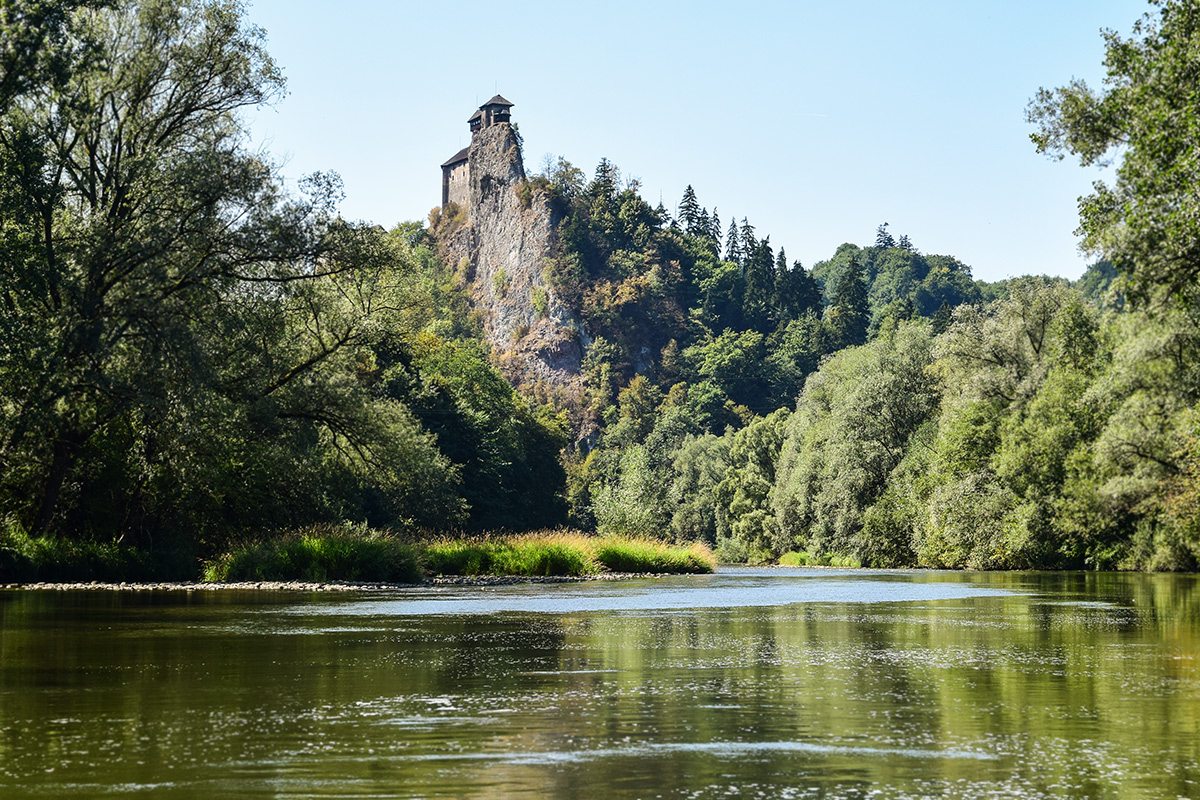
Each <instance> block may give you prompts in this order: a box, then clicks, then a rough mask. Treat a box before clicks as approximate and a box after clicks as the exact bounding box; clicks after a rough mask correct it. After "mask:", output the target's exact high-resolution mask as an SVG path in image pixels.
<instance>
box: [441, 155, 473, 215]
mask: <svg viewBox="0 0 1200 800" xmlns="http://www.w3.org/2000/svg"><path fill="white" fill-rule="evenodd" d="M445 201H446V202H448V203H454V204H455V205H457V206H458V207H459V208H463V209H467V208H470V205H471V168H470V162H469V161H464V162H463V163H461V164H455V165H454V168H453V169H451V170H450V174H449V175H448V176H447V178H446V197H445Z"/></svg>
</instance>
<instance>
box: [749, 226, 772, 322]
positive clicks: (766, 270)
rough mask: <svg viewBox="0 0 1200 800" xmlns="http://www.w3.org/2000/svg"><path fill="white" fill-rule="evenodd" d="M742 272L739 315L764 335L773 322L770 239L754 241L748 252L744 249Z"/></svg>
mask: <svg viewBox="0 0 1200 800" xmlns="http://www.w3.org/2000/svg"><path fill="white" fill-rule="evenodd" d="M742 272H743V274H744V275H745V282H746V293H745V295H744V298H745V299H744V300H743V302H742V316H743V318H744V319H745V320H746V324H747V325H749V326H750V327H751V328H754V329H755V330H757V331H759V332H761V333H766V332H767V331H769V330H770V329H771V328H772V327H773V325H772V323H773V322H774V319H773V317H774V314H773V313H772V311H773V309H772V304H773V303H772V301H773V300H774V296H775V255H774V253H773V252H772V251H771V237H769V236H768V237H767V238H766V239H763V240H762V241H761V242H755V243H754V247H753V248H752V249H748V250H746V253H745V255H744V265H743V267H742Z"/></svg>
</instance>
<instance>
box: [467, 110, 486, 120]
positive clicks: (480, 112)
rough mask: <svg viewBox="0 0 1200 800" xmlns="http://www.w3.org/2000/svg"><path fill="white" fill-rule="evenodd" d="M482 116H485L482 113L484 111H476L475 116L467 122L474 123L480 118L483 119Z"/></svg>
mask: <svg viewBox="0 0 1200 800" xmlns="http://www.w3.org/2000/svg"><path fill="white" fill-rule="evenodd" d="M482 116H483V112H482V111H479V110H476V111H475V113H474V114H472V115H471V116H470V118H468V119H467V122H474V121H475V120H477V119H479V118H480V117H482Z"/></svg>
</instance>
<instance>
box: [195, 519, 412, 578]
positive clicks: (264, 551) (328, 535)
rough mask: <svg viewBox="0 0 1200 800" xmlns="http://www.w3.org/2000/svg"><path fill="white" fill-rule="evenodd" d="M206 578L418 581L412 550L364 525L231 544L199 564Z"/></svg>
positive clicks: (312, 529)
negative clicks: (209, 559) (202, 565)
mask: <svg viewBox="0 0 1200 800" xmlns="http://www.w3.org/2000/svg"><path fill="white" fill-rule="evenodd" d="M204 580H206V581H297V580H301V581H316V582H319V581H387V582H389V583H417V582H419V581H420V580H421V568H420V565H419V563H418V560H417V550H416V548H414V547H413V546H412V545H410V544H407V543H405V542H403V541H401V540H399V539H397V538H395V537H394V536H392V535H389V534H387V533H383V532H380V531H376V530H371V529H369V528H366V527H365V526H353V525H313V526H309V527H306V528H301V529H299V530H295V531H289V532H285V533H281V534H277V535H274V536H271V537H269V538H265V539H259V540H251V541H247V542H244V543H242V544H238V545H235V546H234V547H233V548H231V549H229V550H227V551H226V552H224V553H222V554H221V555H220V556H218V557H217V558H215V559H213V560H212V561H210V562H208V563H207V564H205V566H204Z"/></svg>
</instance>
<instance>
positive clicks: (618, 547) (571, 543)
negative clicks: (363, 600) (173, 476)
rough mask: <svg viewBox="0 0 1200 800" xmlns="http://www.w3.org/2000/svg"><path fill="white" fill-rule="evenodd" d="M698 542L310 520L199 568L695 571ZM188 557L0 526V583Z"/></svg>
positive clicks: (178, 570) (186, 574) (420, 574)
mask: <svg viewBox="0 0 1200 800" xmlns="http://www.w3.org/2000/svg"><path fill="white" fill-rule="evenodd" d="M715 567H716V559H715V558H714V557H713V554H712V552H711V551H710V550H709V549H708V548H707V547H705V546H703V545H699V544H697V545H691V546H678V545H668V544H665V543H663V542H658V541H654V540H651V539H640V538H633V537H622V536H589V535H587V534H585V533H581V532H578V531H571V530H547V531H538V532H534V533H523V534H483V535H475V536H443V537H441V538H426V537H419V538H413V537H406V536H399V535H396V534H393V533H389V532H386V531H380V530H375V529H371V528H368V527H366V526H362V525H312V526H308V527H305V528H300V529H297V530H292V531H286V532H282V533H276V534H271V535H264V536H257V537H248V538H246V539H244V540H243V541H241V542H238V543H235V544H233V545H231V546H229V547H228V548H227V549H226V550H225V551H224V552H222V553H220V554H218V555H217V556H215V557H213V558H211V559H209V560H208V561H206V562H204V563H203V564H202V565H201V566H200V567H199V572H200V577H201V580H203V581H206V582H234V581H305V582H316V583H321V582H328V581H363V582H380V583H419V582H420V581H422V580H424V579H425V578H426V577H434V576H438V575H448V576H450V575H453V576H527V577H540V576H569V577H585V576H588V575H598V574H601V573H605V572H622V573H625V572H627V573H642V574H656V573H705V572H712V571H713V569H714V568H715ZM196 573H197V566H196V562H195V560H190V559H183V561H182V562H181V561H180V558H179V557H173V558H172V559H171V560H170V564H169V566H168V565H167V562H166V561H164V559H163V558H162V557H161V556H160V555H158V554H150V553H146V552H143V551H140V550H136V549H134V548H129V547H125V546H122V545H119V544H114V543H95V542H86V541H71V540H60V539H41V538H35V537H30V536H27V535H25V534H23V533H22V532H21V531H19V530H17V529H15V528H11V527H10V528H8V529H3V528H0V583H5V582H14V583H32V582H38V581H41V582H77V581H102V582H122V581H149V580H159V579H173V580H189V579H195V577H196Z"/></svg>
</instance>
